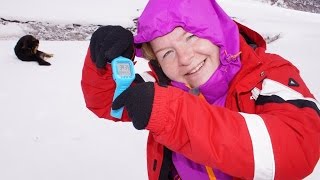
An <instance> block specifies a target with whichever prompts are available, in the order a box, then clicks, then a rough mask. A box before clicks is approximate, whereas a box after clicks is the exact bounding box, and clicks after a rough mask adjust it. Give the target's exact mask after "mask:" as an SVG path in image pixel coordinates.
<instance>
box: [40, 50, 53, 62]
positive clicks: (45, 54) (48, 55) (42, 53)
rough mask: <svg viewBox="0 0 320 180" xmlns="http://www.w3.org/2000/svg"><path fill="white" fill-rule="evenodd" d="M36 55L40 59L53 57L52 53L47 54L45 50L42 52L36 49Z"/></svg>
mask: <svg viewBox="0 0 320 180" xmlns="http://www.w3.org/2000/svg"><path fill="white" fill-rule="evenodd" d="M37 55H38V56H39V57H40V58H41V59H44V60H46V59H48V58H52V57H53V54H48V53H45V52H42V51H37Z"/></svg>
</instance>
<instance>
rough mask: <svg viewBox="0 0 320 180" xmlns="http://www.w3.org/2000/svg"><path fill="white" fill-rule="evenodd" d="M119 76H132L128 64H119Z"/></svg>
mask: <svg viewBox="0 0 320 180" xmlns="http://www.w3.org/2000/svg"><path fill="white" fill-rule="evenodd" d="M117 69H118V74H119V76H131V70H130V65H129V64H128V63H118V64H117Z"/></svg>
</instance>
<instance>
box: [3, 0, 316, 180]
mask: <svg viewBox="0 0 320 180" xmlns="http://www.w3.org/2000/svg"><path fill="white" fill-rule="evenodd" d="M146 2H147V0H140V1H131V0H118V1H108V2H107V1H98V0H91V1H86V2H85V1H81V2H80V1H75V0H69V1H62V0H55V1H39V0H30V1H18V0H11V1H6V2H4V3H2V4H1V7H0V17H2V18H6V19H11V20H22V21H30V20H33V21H45V22H52V23H58V24H65V23H79V24H120V25H123V26H125V27H128V26H131V25H132V19H133V18H135V17H137V16H138V15H139V13H141V10H142V9H143V7H144V5H145V4H146ZM219 2H220V3H221V6H223V7H224V9H225V10H226V11H227V12H228V13H229V15H230V16H232V17H235V18H236V19H237V20H238V21H240V22H242V23H244V24H245V25H248V26H249V27H252V28H253V29H255V30H256V31H258V32H260V33H261V34H263V35H264V36H274V35H277V34H280V39H278V40H277V41H275V42H272V43H271V44H269V45H268V46H269V52H272V53H279V54H280V55H282V56H283V57H285V58H287V59H289V60H290V61H292V62H293V63H294V64H295V65H296V66H297V67H298V68H299V69H300V72H301V76H302V77H303V78H304V80H305V82H306V84H307V85H308V86H309V88H310V90H311V92H312V93H313V94H314V95H315V96H316V98H317V99H318V100H319V99H320V79H319V75H317V71H318V68H319V67H320V61H319V58H318V51H319V46H318V42H319V41H320V31H319V29H320V15H319V14H312V13H306V12H298V11H293V10H287V9H282V8H278V7H271V6H268V5H266V4H263V3H259V2H255V1H251V0H241V1H238V2H235V1H232V0H224V1H222V0H220V1H219ZM124 4H126V5H124ZM30 10H32V11H33V12H30ZM23 32H25V31H24V29H23V27H22V26H21V25H12V24H11V25H2V24H0V36H1V37H8V38H7V39H6V40H1V41H0V49H1V51H0V82H1V85H0V86H1V91H0V144H1V145H0V159H1V161H0V179H5V180H18V179H26V180H29V179H30V180H43V179H45V180H56V179H59V180H67V179H68V180H69V179H77V180H87V179H90V180H100V179H101V180H102V179H147V170H146V139H147V131H137V130H135V129H134V128H133V126H132V124H131V123H114V122H111V121H107V120H101V119H99V118H97V117H96V116H95V115H93V114H92V113H91V112H90V111H89V110H88V109H86V107H85V103H84V99H83V96H82V91H81V87H80V79H81V70H82V65H83V60H84V57H85V54H86V50H87V47H88V44H89V41H40V48H39V49H40V50H43V51H45V52H48V53H53V54H54V57H53V58H52V59H51V60H49V61H50V63H51V64H52V65H51V66H49V67H42V66H38V65H37V63H34V62H21V61H19V60H17V58H16V57H15V55H14V52H13V48H14V46H15V43H16V41H17V39H16V38H15V35H16V34H21V33H23ZM10 37H11V38H10ZM0 39H1V38H0ZM145 68H146V66H145V62H144V61H142V60H141V61H139V63H138V67H137V71H142V70H143V69H145ZM319 166H320V165H319V163H318V167H317V168H316V169H315V170H314V172H313V174H311V175H310V176H309V177H308V178H306V179H308V180H316V179H320V167H319Z"/></svg>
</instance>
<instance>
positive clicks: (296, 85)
mask: <svg viewBox="0 0 320 180" xmlns="http://www.w3.org/2000/svg"><path fill="white" fill-rule="evenodd" d="M288 86H295V87H299V83H298V82H297V81H295V80H294V79H293V78H289V82H288Z"/></svg>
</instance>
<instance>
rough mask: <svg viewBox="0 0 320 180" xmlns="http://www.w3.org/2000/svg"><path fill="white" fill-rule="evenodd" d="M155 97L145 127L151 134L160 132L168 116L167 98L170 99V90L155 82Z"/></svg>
mask: <svg viewBox="0 0 320 180" xmlns="http://www.w3.org/2000/svg"><path fill="white" fill-rule="evenodd" d="M154 89H155V91H154V93H155V95H154V96H155V97H156V98H154V101H153V108H152V112H151V116H150V119H149V123H148V125H147V127H146V129H147V130H150V132H152V133H153V134H158V133H160V132H161V131H162V130H163V128H164V125H165V124H166V122H167V118H168V100H169V99H170V91H168V88H165V87H161V86H159V85H158V84H157V83H155V85H154Z"/></svg>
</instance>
